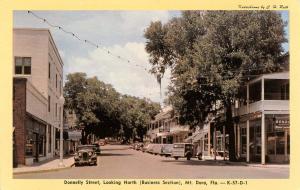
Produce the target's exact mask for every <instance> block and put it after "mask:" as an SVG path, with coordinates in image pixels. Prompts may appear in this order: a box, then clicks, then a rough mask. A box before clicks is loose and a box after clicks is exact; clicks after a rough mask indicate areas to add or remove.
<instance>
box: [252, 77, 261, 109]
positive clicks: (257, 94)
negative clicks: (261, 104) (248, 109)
mask: <svg viewBox="0 0 300 190" xmlns="http://www.w3.org/2000/svg"><path fill="white" fill-rule="evenodd" d="M261 88H262V87H261V80H259V81H257V82H255V83H252V84H250V85H249V103H250V104H251V103H253V102H257V101H260V100H261Z"/></svg>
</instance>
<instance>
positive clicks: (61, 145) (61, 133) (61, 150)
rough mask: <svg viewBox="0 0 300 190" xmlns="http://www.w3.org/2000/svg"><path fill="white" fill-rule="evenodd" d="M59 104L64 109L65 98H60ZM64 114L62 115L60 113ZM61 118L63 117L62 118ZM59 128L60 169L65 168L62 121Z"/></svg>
mask: <svg viewBox="0 0 300 190" xmlns="http://www.w3.org/2000/svg"><path fill="white" fill-rule="evenodd" d="M58 101H59V104H60V106H62V107H63V105H64V103H65V98H64V97H63V96H60V97H59V100H58ZM60 114H62V113H60ZM60 117H61V116H60ZM59 123H60V124H59V126H60V137H59V163H58V167H64V166H65V165H64V163H63V124H62V122H61V120H60V121H59Z"/></svg>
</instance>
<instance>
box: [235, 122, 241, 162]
mask: <svg viewBox="0 0 300 190" xmlns="http://www.w3.org/2000/svg"><path fill="white" fill-rule="evenodd" d="M236 127H237V155H238V157H240V156H241V152H240V150H241V139H240V137H241V131H240V125H237V126H236Z"/></svg>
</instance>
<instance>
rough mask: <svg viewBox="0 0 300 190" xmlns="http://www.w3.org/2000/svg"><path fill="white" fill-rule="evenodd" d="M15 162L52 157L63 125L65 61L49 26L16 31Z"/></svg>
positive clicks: (14, 56) (14, 34)
mask: <svg viewBox="0 0 300 190" xmlns="http://www.w3.org/2000/svg"><path fill="white" fill-rule="evenodd" d="M13 71H14V76H13V78H14V79H13V127H14V162H16V165H30V164H32V163H33V162H38V161H41V160H45V159H48V158H52V157H53V156H54V155H55V152H57V150H58V149H59V146H58V144H57V143H58V142H57V141H56V138H55V134H56V132H58V131H59V130H60V129H61V127H62V125H63V62H62V59H61V57H60V55H59V52H58V50H57V47H56V45H55V43H54V40H53V38H52V35H51V33H50V31H49V30H48V29H28V28H18V29H14V30H13Z"/></svg>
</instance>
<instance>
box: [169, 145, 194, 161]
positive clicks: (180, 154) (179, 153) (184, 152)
mask: <svg viewBox="0 0 300 190" xmlns="http://www.w3.org/2000/svg"><path fill="white" fill-rule="evenodd" d="M192 156H193V144H191V143H174V144H173V150H172V157H173V158H175V160H178V158H186V159H187V160H190V159H191V157H192Z"/></svg>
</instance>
